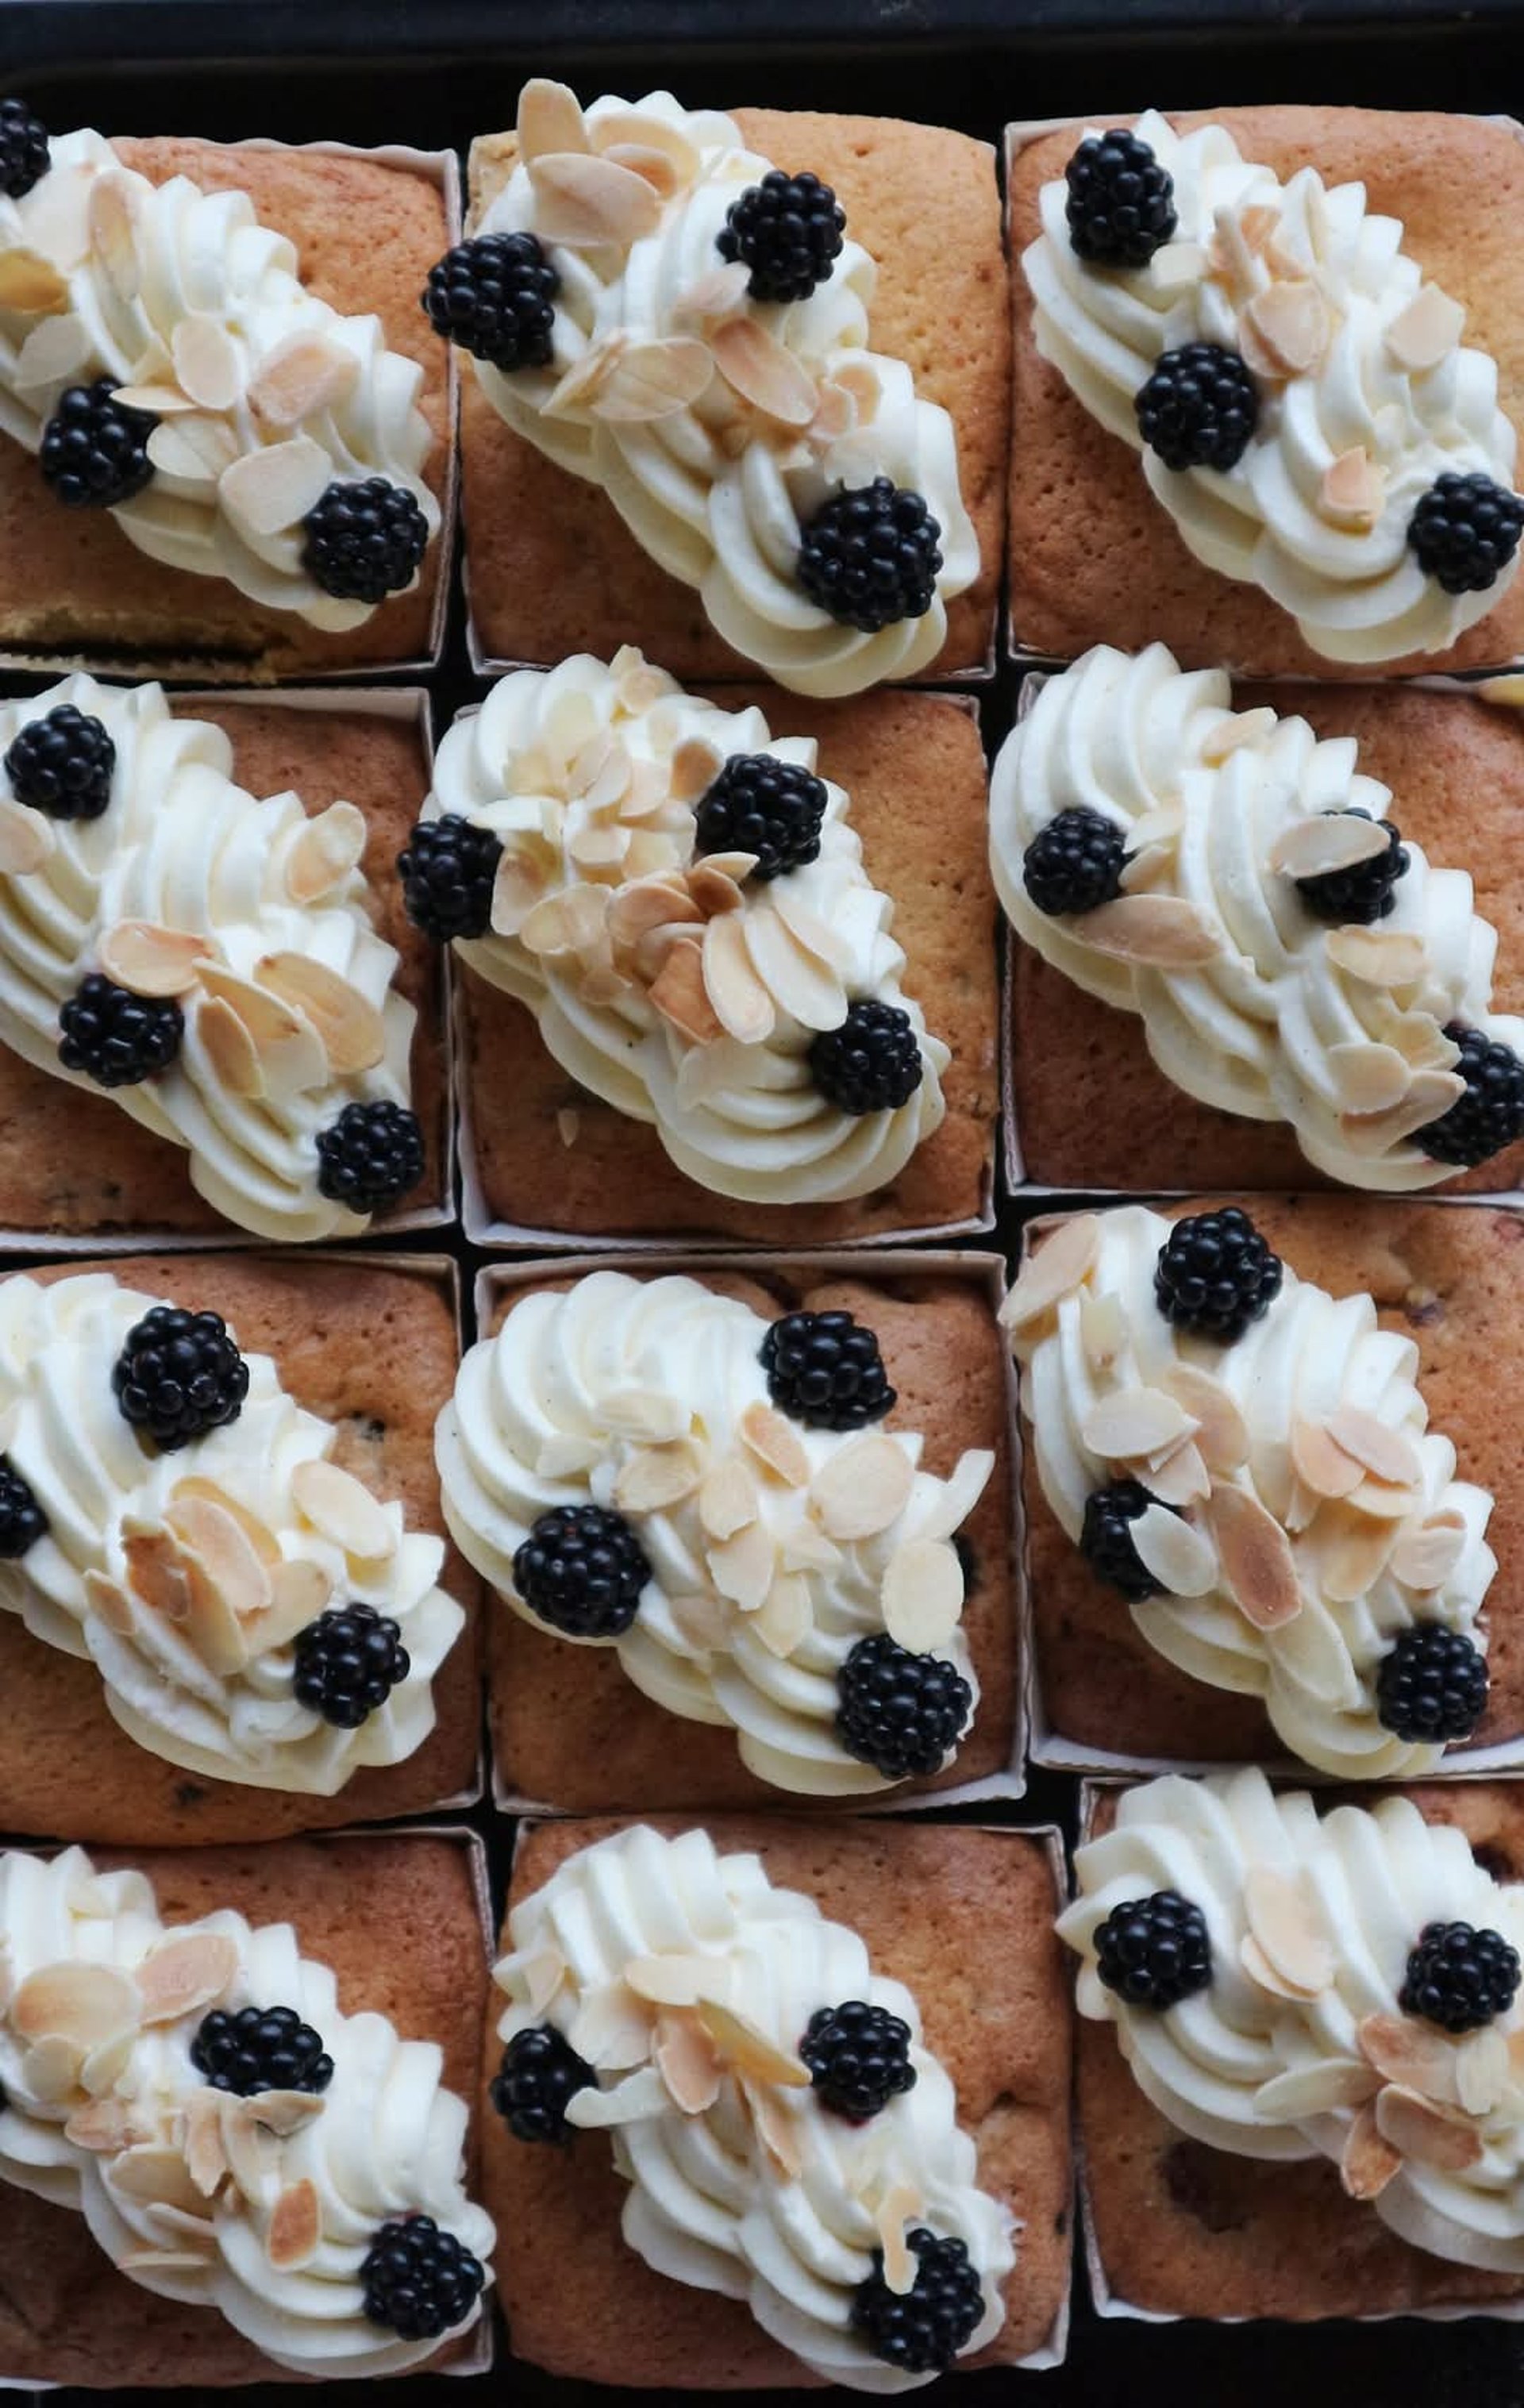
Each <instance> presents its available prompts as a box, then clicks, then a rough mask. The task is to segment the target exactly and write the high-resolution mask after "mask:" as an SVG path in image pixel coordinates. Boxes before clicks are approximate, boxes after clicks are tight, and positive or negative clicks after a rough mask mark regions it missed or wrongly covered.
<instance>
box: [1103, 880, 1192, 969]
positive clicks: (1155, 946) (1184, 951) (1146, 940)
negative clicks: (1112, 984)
mask: <svg viewBox="0 0 1524 2408" xmlns="http://www.w3.org/2000/svg"><path fill="white" fill-rule="evenodd" d="M1084 941H1085V944H1087V945H1093V946H1094V948H1095V950H1096V952H1097V953H1106V954H1108V955H1110V956H1111V957H1112V958H1113V959H1114V960H1116V961H1124V962H1139V963H1141V964H1142V965H1143V967H1144V968H1149V969H1161V970H1186V969H1197V968H1200V967H1201V964H1202V963H1203V962H1212V961H1215V960H1216V958H1217V956H1218V954H1219V953H1221V951H1222V940H1221V939H1220V938H1219V937H1218V935H1217V932H1216V930H1215V928H1214V927H1213V926H1212V925H1211V923H1210V921H1208V920H1205V919H1203V918H1202V916H1201V912H1200V911H1199V910H1197V908H1196V905H1195V904H1194V903H1191V902H1187V900H1186V897H1185V896H1181V895H1119V896H1117V897H1116V899H1115V901H1114V902H1112V903H1102V904H1100V906H1099V907H1098V909H1097V910H1094V911H1086V913H1085V920H1084Z"/></svg>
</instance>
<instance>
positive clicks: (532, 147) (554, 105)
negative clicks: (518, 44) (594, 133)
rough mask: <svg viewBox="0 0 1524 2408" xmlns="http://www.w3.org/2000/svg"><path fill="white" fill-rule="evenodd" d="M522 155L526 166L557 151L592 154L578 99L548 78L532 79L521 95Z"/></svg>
mask: <svg viewBox="0 0 1524 2408" xmlns="http://www.w3.org/2000/svg"><path fill="white" fill-rule="evenodd" d="M518 142H519V155H520V157H521V158H522V159H524V160H525V162H529V161H532V160H535V159H540V158H543V157H544V155H545V153H546V152H547V151H548V150H550V151H554V150H561V151H568V150H591V149H592V144H591V142H590V140H589V138H588V132H587V121H586V119H585V118H584V117H583V115H582V109H581V108H580V107H579V105H578V101H577V95H576V93H574V92H571V91H569V90H568V87H567V86H566V85H565V84H564V83H554V82H553V81H552V80H551V79H550V78H549V77H548V76H531V77H530V79H529V80H528V82H527V83H526V84H525V87H524V89H523V91H522V92H521V93H520V94H519V113H518Z"/></svg>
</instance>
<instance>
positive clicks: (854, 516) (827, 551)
mask: <svg viewBox="0 0 1524 2408" xmlns="http://www.w3.org/2000/svg"><path fill="white" fill-rule="evenodd" d="M941 566H942V528H941V526H940V525H939V524H938V523H937V521H936V520H935V519H934V518H933V517H932V515H931V512H930V511H929V510H928V509H927V506H926V503H925V501H924V500H923V499H922V497H921V495H919V494H913V493H909V492H904V491H902V490H901V489H900V488H899V486H898V485H896V484H894V483H892V482H891V480H889V478H887V477H875V478H874V480H873V481H872V483H871V484H870V485H857V486H853V487H851V488H849V489H848V490H847V491H845V492H843V493H840V494H833V495H831V497H830V499H829V500H828V501H826V502H822V504H821V506H820V508H819V509H818V510H816V512H815V514H814V516H813V518H812V519H811V520H810V521H809V522H808V523H807V524H806V525H805V527H804V530H803V535H802V539H801V541H800V544H799V563H798V579H799V583H800V585H801V586H802V587H803V588H804V591H805V593H806V594H807V595H809V597H810V599H811V601H812V602H813V603H815V604H817V605H818V607H819V608H820V609H822V610H825V611H827V613H828V614H829V616H830V617H831V618H833V619H837V620H840V621H841V624H842V625H843V626H846V627H856V628H858V629H860V631H861V632H862V633H863V634H864V635H867V636H872V635H876V634H877V633H878V631H879V629H880V628H881V627H891V626H894V625H895V624H897V623H898V622H899V620H901V619H924V618H925V616H926V614H927V611H928V610H929V609H930V608H931V605H932V603H933V602H934V601H935V600H936V598H937V571H938V569H939V568H940V567H941Z"/></svg>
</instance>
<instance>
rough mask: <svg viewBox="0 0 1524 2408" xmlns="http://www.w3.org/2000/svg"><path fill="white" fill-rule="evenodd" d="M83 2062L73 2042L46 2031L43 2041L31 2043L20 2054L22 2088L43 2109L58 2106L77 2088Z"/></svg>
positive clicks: (82, 2053) (80, 2052) (76, 2044)
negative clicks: (40, 2103) (40, 2104)
mask: <svg viewBox="0 0 1524 2408" xmlns="http://www.w3.org/2000/svg"><path fill="white" fill-rule="evenodd" d="M83 2061H84V2051H83V2050H82V2049H81V2048H80V2047H79V2044H78V2042H74V2041H71V2040H63V2039H61V2038H60V2037H59V2035H58V2034H57V2033H56V2032H50V2033H49V2034H48V2036H47V2038H46V2039H44V2040H38V2041H34V2042H33V2043H32V2045H31V2047H30V2048H28V2049H26V2050H25V2051H24V2052H23V2053H22V2086H23V2087H24V2088H25V2089H27V2090H29V2091H30V2092H31V2094H32V2096H33V2098H34V2099H40V2100H42V2101H43V2103H44V2104H45V2105H46V2106H49V2107H60V2106H62V2105H63V2103H64V2100H65V2099H68V2098H70V2097H72V2095H73V2094H74V2092H75V2091H77V2090H78V2089H79V2086H80V2085H79V2069H80V2066H81V2064H82V2063H83Z"/></svg>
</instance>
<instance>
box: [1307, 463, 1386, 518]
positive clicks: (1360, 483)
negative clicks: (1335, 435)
mask: <svg viewBox="0 0 1524 2408" xmlns="http://www.w3.org/2000/svg"><path fill="white" fill-rule="evenodd" d="M1318 502H1319V505H1320V507H1321V509H1322V512H1323V516H1324V517H1325V518H1326V519H1330V520H1331V521H1332V523H1333V524H1334V525H1335V526H1342V527H1351V528H1353V529H1355V530H1356V531H1357V532H1358V533H1361V534H1363V533H1366V532H1368V531H1369V529H1370V528H1372V527H1373V526H1374V524H1375V523H1376V521H1377V519H1379V517H1380V516H1381V513H1382V511H1383V509H1385V508H1386V504H1387V472H1386V470H1385V469H1384V468H1383V467H1382V466H1381V465H1380V463H1379V462H1378V461H1375V460H1373V459H1372V458H1371V456H1370V454H1369V453H1368V452H1367V451H1366V449H1365V446H1364V444H1363V443H1357V444H1355V445H1353V446H1352V448H1351V449H1350V450H1349V451H1347V452H1340V454H1339V457H1338V458H1337V460H1334V461H1331V462H1330V465H1329V466H1328V467H1327V468H1325V469H1324V471H1323V480H1322V482H1321V484H1320V485H1319V487H1318Z"/></svg>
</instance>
